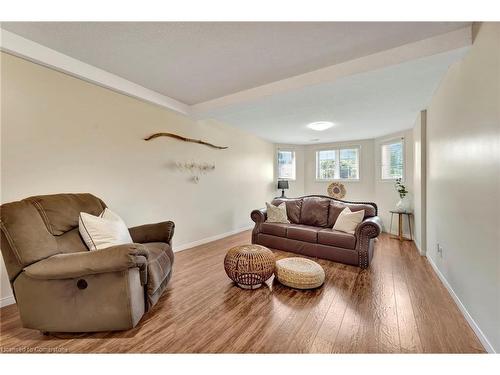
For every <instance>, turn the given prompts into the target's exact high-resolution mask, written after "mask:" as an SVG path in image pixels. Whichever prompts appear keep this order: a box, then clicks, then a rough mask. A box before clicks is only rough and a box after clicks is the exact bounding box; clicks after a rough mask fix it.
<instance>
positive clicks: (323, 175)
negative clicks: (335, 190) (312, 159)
mask: <svg viewBox="0 0 500 375" xmlns="http://www.w3.org/2000/svg"><path fill="white" fill-rule="evenodd" d="M316 157H317V167H316V177H317V178H318V179H320V180H329V179H333V178H335V168H336V163H337V160H336V151H335V150H327V151H318V153H317V156H316Z"/></svg>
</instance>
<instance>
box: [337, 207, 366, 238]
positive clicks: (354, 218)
mask: <svg viewBox="0 0 500 375" xmlns="http://www.w3.org/2000/svg"><path fill="white" fill-rule="evenodd" d="M364 217H365V210H361V211H356V212H352V211H351V210H350V209H349V207H346V208H344V209H343V210H342V212H341V213H340V215H339V217H338V218H337V221H336V222H335V224H333V229H335V230H339V231H341V232H346V233H351V234H354V231H355V230H356V227H357V226H358V224H359V223H361V222H362V221H363V218H364Z"/></svg>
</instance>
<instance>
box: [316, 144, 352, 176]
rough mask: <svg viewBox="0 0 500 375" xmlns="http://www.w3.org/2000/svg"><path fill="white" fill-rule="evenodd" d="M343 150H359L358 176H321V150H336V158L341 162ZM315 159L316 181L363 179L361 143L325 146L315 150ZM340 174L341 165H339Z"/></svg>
mask: <svg viewBox="0 0 500 375" xmlns="http://www.w3.org/2000/svg"><path fill="white" fill-rule="evenodd" d="M341 150H357V152H358V178H319V177H318V176H319V153H320V151H335V156H336V160H337V161H339V162H340V151H341ZM314 153H315V156H316V161H315V176H314V177H315V180H316V182H329V181H342V182H360V181H361V145H343V146H336V147H324V148H318V149H315V150H314ZM338 172H339V175H340V166H339V167H338Z"/></svg>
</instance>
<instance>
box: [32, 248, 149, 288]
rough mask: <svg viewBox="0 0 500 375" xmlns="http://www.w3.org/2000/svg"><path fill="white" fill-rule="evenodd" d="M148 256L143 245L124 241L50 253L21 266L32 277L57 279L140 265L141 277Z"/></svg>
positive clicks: (144, 273)
mask: <svg viewBox="0 0 500 375" xmlns="http://www.w3.org/2000/svg"><path fill="white" fill-rule="evenodd" d="M148 256H149V253H148V250H147V249H146V248H145V247H144V246H142V245H140V244H135V243H133V244H125V245H118V246H111V247H108V248H106V249H102V250H95V251H81V252H78V253H69V254H57V255H53V256H51V257H49V258H45V259H43V260H41V261H39V262H36V263H34V264H31V265H29V266H27V267H25V268H24V272H25V273H26V275H28V276H29V277H31V278H34V279H43V280H55V279H56V280H57V279H72V278H76V277H82V276H85V275H95V274H99V273H105V272H116V271H124V270H127V269H129V268H134V267H138V268H140V269H141V274H142V276H141V279H145V278H146V277H147V273H146V272H147V271H146V266H147V258H148Z"/></svg>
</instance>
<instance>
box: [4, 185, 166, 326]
mask: <svg viewBox="0 0 500 375" xmlns="http://www.w3.org/2000/svg"><path fill="white" fill-rule="evenodd" d="M105 207H106V205H105V204H104V202H103V201H101V200H100V199H99V198H97V197H95V196H93V195H91V194H56V195H42V196H35V197H30V198H27V199H24V200H21V201H18V202H12V203H6V204H4V205H2V206H1V208H0V210H1V221H0V227H1V249H2V255H3V258H4V261H5V266H6V268H7V272H8V275H9V279H10V282H11V286H12V290H13V292H14V296H15V299H16V302H17V305H18V309H19V313H20V316H21V321H22V323H23V326H24V327H26V328H32V329H38V330H40V331H43V332H94V331H112V330H125V329H129V328H132V327H134V326H135V325H136V324H137V323H138V322H139V320H140V319H141V317H142V316H143V314H144V313H145V312H146V311H147V310H148V309H150V308H151V307H152V306H153V305H154V304H156V302H158V299H159V298H160V296H161V294H162V292H163V291H164V290H165V288H166V286H167V283H168V281H169V279H170V277H171V275H172V265H173V262H174V254H173V252H172V247H171V240H172V236H173V234H174V223H173V222H171V221H167V222H162V223H158V224H149V225H142V226H138V227H134V228H130V234H131V237H132V239H133V241H134V243H131V244H126V245H119V246H113V247H109V248H107V249H103V250H97V251H89V250H88V249H87V247H86V246H85V243H84V242H83V240H82V239H81V237H80V234H79V231H78V216H79V213H80V212H87V213H90V214H92V215H99V214H100V213H101V212H102V211H103V210H104V208H105Z"/></svg>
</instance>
